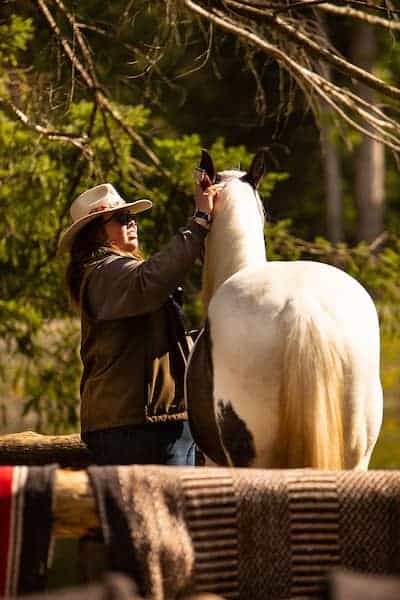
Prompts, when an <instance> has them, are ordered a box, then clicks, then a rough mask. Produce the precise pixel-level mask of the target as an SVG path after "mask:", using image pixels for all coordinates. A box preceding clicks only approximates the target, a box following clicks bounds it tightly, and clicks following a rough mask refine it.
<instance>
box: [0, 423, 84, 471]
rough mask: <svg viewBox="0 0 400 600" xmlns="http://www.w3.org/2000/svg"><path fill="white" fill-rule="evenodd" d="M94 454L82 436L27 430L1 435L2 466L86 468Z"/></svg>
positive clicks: (0, 460) (0, 463)
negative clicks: (90, 451)
mask: <svg viewBox="0 0 400 600" xmlns="http://www.w3.org/2000/svg"><path fill="white" fill-rule="evenodd" d="M90 462H91V460H90V454H89V451H88V449H87V447H86V446H85V444H83V443H82V442H81V439H80V435H79V434H78V433H73V434H71V435H40V434H39V433H34V432H33V431H23V432H21V433H12V434H9V435H2V436H0V465H46V464H50V463H58V464H59V465H60V466H61V467H71V468H80V469H83V468H85V467H87V466H88V465H89V464H90Z"/></svg>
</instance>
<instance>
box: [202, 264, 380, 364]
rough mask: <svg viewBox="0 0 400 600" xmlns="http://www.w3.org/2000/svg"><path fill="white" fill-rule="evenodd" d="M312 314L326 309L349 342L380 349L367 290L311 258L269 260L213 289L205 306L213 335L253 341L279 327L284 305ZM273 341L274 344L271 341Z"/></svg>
mask: <svg viewBox="0 0 400 600" xmlns="http://www.w3.org/2000/svg"><path fill="white" fill-rule="evenodd" d="M289 305H291V306H293V307H297V310H298V311H301V312H302V314H303V315H306V314H307V313H309V314H310V317H312V316H313V313H315V311H316V310H317V308H318V309H319V310H322V311H324V312H325V313H326V314H327V315H329V317H330V318H331V319H332V320H333V321H334V322H335V323H336V324H337V327H338V328H339V329H340V330H341V332H342V333H343V336H345V337H346V338H347V341H348V343H349V344H354V345H358V346H360V348H361V349H362V348H364V347H365V344H367V345H368V353H369V355H371V351H373V350H374V349H375V350H376V349H377V350H378V351H379V325H378V319H377V314H376V309H375V306H374V304H373V302H372V299H371V297H370V296H369V294H368V293H367V291H366V290H365V289H364V288H363V287H362V286H361V285H360V284H359V283H358V282H357V281H356V280H355V279H354V278H353V277H351V276H349V275H348V274H347V273H345V272H344V271H341V270H340V269H337V268H335V267H332V266H330V265H326V264H324V263H318V262H311V261H291V262H284V261H273V262H267V263H265V265H263V266H261V267H258V268H246V269H243V270H241V271H239V272H238V273H235V275H233V276H232V277H230V278H229V279H228V280H227V281H225V282H224V283H223V284H222V285H221V286H220V287H219V288H218V290H217V291H216V293H215V295H214V296H213V298H212V300H211V302H210V306H209V319H210V321H211V324H212V328H213V330H214V332H215V334H218V335H220V336H221V338H226V339H227V343H228V344H229V346H231V345H232V343H233V342H234V340H235V339H237V340H239V339H240V340H244V339H246V340H247V341H248V343H251V342H253V343H254V344H255V345H257V344H259V343H260V339H264V340H268V339H269V336H273V335H274V334H276V327H278V328H279V327H281V326H282V315H283V314H284V313H285V310H286V309H287V308H288V306H289ZM272 343H273V342H272Z"/></svg>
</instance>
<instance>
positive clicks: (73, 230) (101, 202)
mask: <svg viewBox="0 0 400 600" xmlns="http://www.w3.org/2000/svg"><path fill="white" fill-rule="evenodd" d="M151 206H152V203H151V202H150V200H136V201H135V202H126V201H125V200H124V199H123V198H121V196H120V195H119V194H118V192H117V190H116V189H115V188H114V186H112V185H111V183H102V184H101V185H96V186H95V187H93V188H90V189H89V190H86V192H83V193H82V194H80V196H78V197H77V198H76V199H75V200H74V201H73V203H72V204H71V208H70V211H69V212H70V215H71V219H72V225H70V226H69V227H68V229H66V230H65V231H64V233H63V234H62V236H61V238H60V241H59V244H58V253H59V254H62V253H64V252H67V251H70V250H71V247H72V244H73V241H74V239H75V236H76V235H77V233H79V231H80V230H81V229H82V228H83V227H85V225H87V224H88V223H90V222H91V221H93V220H94V219H97V218H98V217H100V216H101V215H106V214H108V213H112V212H116V211H119V210H121V209H125V210H126V209H127V208H129V210H130V211H131V212H133V213H140V212H143V211H144V210H147V209H148V208H151Z"/></svg>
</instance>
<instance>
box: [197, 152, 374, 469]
mask: <svg viewBox="0 0 400 600" xmlns="http://www.w3.org/2000/svg"><path fill="white" fill-rule="evenodd" d="M266 164H267V156H266V153H265V152H264V151H263V150H261V151H259V152H258V153H257V154H256V156H255V157H254V159H253V161H252V163H251V166H250V168H249V170H248V171H247V172H243V171H237V170H226V171H222V172H219V173H216V171H215V168H214V164H213V161H212V158H211V156H210V155H209V154H208V153H207V152H206V151H203V153H202V158H201V162H200V168H201V169H203V170H205V171H206V173H207V175H208V177H209V179H210V181H211V182H221V183H222V184H223V189H222V191H220V192H219V195H218V199H217V202H216V206H215V208H214V215H213V223H212V226H211V230H210V232H209V233H208V236H207V238H206V247H205V256H204V265H203V282H202V293H203V302H204V306H205V314H206V319H205V325H204V328H203V329H202V330H201V333H200V335H199V336H198V338H197V340H196V342H195V344H194V346H193V348H192V350H191V354H190V356H189V360H188V365H187V369H186V375H185V397H186V402H187V407H188V416H189V423H190V426H191V430H192V434H193V437H194V440H195V442H196V443H197V445H198V446H199V447H200V449H201V450H202V451H203V453H204V454H205V455H206V456H207V457H208V458H209V459H210V460H211V461H212V462H214V463H216V464H218V465H229V466H236V467H254V468H303V467H304V468H307V467H310V468H317V469H331V470H337V469H361V470H366V469H367V468H368V464H369V461H370V458H371V453H372V450H373V448H374V446H375V443H376V440H377V438H378V434H379V430H380V427H381V422H382V405H383V395H382V387H381V382H380V375H379V353H380V336H379V322H378V317H377V312H376V308H375V305H374V303H373V301H372V299H371V297H370V295H369V294H368V292H367V291H366V290H365V288H364V287H363V286H362V285H361V284H360V283H359V282H357V281H356V280H355V279H354V278H353V277H351V276H350V275H348V274H347V273H345V272H344V271H342V270H341V269H339V268H336V267H334V266H331V265H328V264H324V263H321V262H316V261H307V260H294V261H279V260H274V261H267V257H266V249H265V241H264V220H265V217H264V210H263V205H262V202H261V199H260V196H259V194H258V192H257V187H258V185H259V183H260V181H261V180H262V177H263V176H264V175H265V172H266Z"/></svg>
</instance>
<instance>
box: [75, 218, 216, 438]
mask: <svg viewBox="0 0 400 600" xmlns="http://www.w3.org/2000/svg"><path fill="white" fill-rule="evenodd" d="M206 234H207V230H206V229H205V228H204V227H201V225H199V224H197V223H196V222H194V221H193V220H190V221H189V222H188V224H187V226H186V227H184V228H182V229H180V230H179V232H178V234H177V235H175V236H174V237H173V238H172V240H171V241H170V242H169V244H168V245H167V246H166V247H165V248H164V249H163V250H161V251H160V252H158V253H157V254H155V255H153V256H152V257H151V258H149V259H148V260H146V261H139V260H136V259H133V258H130V257H125V256H120V255H119V254H116V253H114V252H112V251H109V252H105V253H103V255H100V256H97V257H96V258H94V259H93V260H91V261H89V263H88V264H87V267H86V269H85V273H84V276H83V280H82V285H81V326H82V341H81V357H82V362H83V375H82V380H81V431H82V432H86V431H94V430H99V429H107V428H110V427H117V426H121V425H132V424H141V423H146V422H154V421H169V420H176V419H186V418H187V415H186V409H185V406H184V399H183V370H184V362H183V360H182V359H183V355H184V349H183V348H182V344H181V343H180V342H179V341H178V340H177V339H176V338H175V340H174V339H172V338H171V333H170V330H171V325H172V329H173V327H174V324H173V323H172V324H171V323H170V321H171V312H170V311H168V310H167V308H168V303H170V302H171V300H170V298H169V296H170V294H171V292H173V291H174V290H175V288H176V287H177V285H179V283H181V282H182V280H183V279H184V278H185V276H186V275H187V273H188V271H189V269H190V267H191V266H192V265H193V263H194V261H195V260H196V258H197V257H199V256H200V255H201V253H202V250H203V246H204V238H205V236H206ZM173 357H175V360H174V361H173V360H172V359H173ZM179 358H180V360H181V364H182V365H183V368H182V369H181V370H180V372H176V371H177V369H176V368H174V369H173V368H172V362H174V364H175V365H176V364H179Z"/></svg>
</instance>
